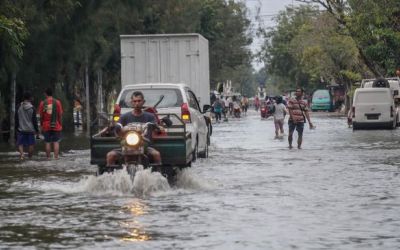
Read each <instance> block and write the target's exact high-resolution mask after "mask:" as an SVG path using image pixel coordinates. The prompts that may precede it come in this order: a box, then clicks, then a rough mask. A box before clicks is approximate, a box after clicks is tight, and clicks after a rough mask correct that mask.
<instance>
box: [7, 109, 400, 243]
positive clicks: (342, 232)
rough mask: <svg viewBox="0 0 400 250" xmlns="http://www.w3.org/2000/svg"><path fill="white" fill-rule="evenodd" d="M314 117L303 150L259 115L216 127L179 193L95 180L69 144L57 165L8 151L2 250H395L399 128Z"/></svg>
mask: <svg viewBox="0 0 400 250" xmlns="http://www.w3.org/2000/svg"><path fill="white" fill-rule="evenodd" d="M312 118H313V123H314V124H315V125H317V129H316V130H312V131H310V130H308V129H306V130H305V134H304V145H303V150H297V149H294V150H288V149H287V141H286V140H287V138H286V137H285V138H284V139H283V140H274V125H273V122H272V120H263V121H262V120H261V119H260V117H259V114H257V115H256V114H255V113H254V112H249V115H248V116H247V117H243V118H241V119H231V120H230V121H229V122H228V123H220V124H215V126H214V134H213V136H212V144H211V147H210V158H209V159H199V160H198V161H197V162H196V163H195V164H194V166H193V167H192V168H191V169H187V170H184V171H182V172H180V173H179V174H178V180H177V182H176V185H174V186H172V187H171V186H170V185H168V182H167V180H166V179H165V178H164V177H163V176H161V175H159V174H158V173H151V172H150V171H148V170H143V171H139V172H138V175H137V176H136V177H137V178H135V181H134V182H132V181H131V179H130V176H129V175H128V174H127V173H126V172H124V171H119V172H117V173H114V174H112V175H107V174H105V175H103V176H99V177H96V176H95V172H96V166H92V165H90V164H89V154H90V152H89V150H88V145H89V142H88V140H87V139H86V138H85V137H79V136H77V135H73V134H71V135H68V134H66V135H65V136H64V139H63V141H62V143H61V148H62V155H61V159H60V160H59V161H46V160H45V159H44V158H45V156H44V153H43V145H42V144H39V145H38V147H37V148H38V149H40V152H39V154H38V155H35V157H34V159H33V160H31V161H24V162H20V161H19V160H18V153H17V152H10V151H9V150H5V149H4V148H3V149H4V150H3V151H2V152H0V170H1V175H0V202H1V206H0V232H1V233H0V248H4V249H9V248H14V249H20V248H23V247H28V248H29V247H31V248H50V249H52V248H79V249H99V248H108V249H137V248H138V249H206V248H207V249H293V248H298V249H377V250H381V249H398V246H399V244H400V235H399V233H398V229H399V226H400V215H399V213H398V211H399V209H400V197H399V194H400V181H399V177H400V175H399V173H400V168H399V167H400V165H399V162H400V156H399V150H400V144H399V138H400V129H397V130H394V131H356V132H353V131H352V130H351V129H347V125H346V120H345V119H344V118H331V117H328V116H324V115H319V114H318V115H313V117H312ZM285 129H287V125H286V126H285ZM3 147H4V145H3Z"/></svg>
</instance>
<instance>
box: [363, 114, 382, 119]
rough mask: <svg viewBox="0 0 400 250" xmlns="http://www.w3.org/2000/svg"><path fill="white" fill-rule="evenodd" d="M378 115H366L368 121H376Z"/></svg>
mask: <svg viewBox="0 0 400 250" xmlns="http://www.w3.org/2000/svg"><path fill="white" fill-rule="evenodd" d="M379 115H380V114H370V115H368V114H366V116H367V119H368V120H378V119H379Z"/></svg>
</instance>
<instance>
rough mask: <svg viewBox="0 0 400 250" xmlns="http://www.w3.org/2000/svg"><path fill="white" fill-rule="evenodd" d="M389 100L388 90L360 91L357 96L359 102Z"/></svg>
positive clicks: (384, 101) (382, 101) (386, 101)
mask: <svg viewBox="0 0 400 250" xmlns="http://www.w3.org/2000/svg"><path fill="white" fill-rule="evenodd" d="M389 100H390V95H389V94H388V93H387V92H359V93H358V94H357V97H356V102H357V103H375V104H376V103H388V102H389Z"/></svg>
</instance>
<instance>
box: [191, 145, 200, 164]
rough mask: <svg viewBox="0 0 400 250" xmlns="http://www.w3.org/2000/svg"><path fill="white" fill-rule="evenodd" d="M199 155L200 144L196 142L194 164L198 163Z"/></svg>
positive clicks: (193, 153)
mask: <svg viewBox="0 0 400 250" xmlns="http://www.w3.org/2000/svg"><path fill="white" fill-rule="evenodd" d="M198 155H199V142H198V141H197V140H196V146H195V147H194V150H193V152H192V162H196V160H197V156H198Z"/></svg>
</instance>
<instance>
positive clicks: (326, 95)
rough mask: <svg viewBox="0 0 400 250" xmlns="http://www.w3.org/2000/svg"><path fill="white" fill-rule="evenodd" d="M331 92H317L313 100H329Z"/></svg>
mask: <svg viewBox="0 0 400 250" xmlns="http://www.w3.org/2000/svg"><path fill="white" fill-rule="evenodd" d="M329 97H330V96H329V91H328V90H317V91H315V93H314V95H313V99H325V98H329Z"/></svg>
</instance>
